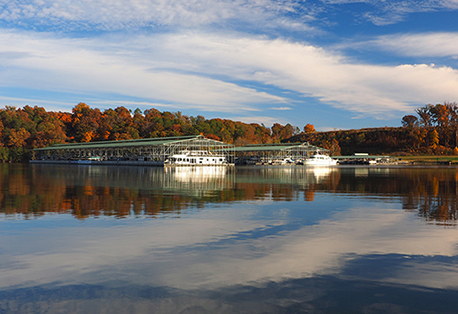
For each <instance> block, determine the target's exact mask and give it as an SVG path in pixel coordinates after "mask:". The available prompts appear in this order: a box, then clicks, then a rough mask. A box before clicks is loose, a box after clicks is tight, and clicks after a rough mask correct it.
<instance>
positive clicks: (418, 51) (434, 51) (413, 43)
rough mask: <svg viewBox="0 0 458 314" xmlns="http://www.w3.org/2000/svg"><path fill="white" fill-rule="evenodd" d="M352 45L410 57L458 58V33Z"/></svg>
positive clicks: (397, 36) (396, 37)
mask: <svg viewBox="0 0 458 314" xmlns="http://www.w3.org/2000/svg"><path fill="white" fill-rule="evenodd" d="M352 45H353V47H355V46H356V47H362V48H365V47H366V48H367V47H368V48H375V49H378V50H380V49H382V50H385V51H390V52H394V53H397V54H399V55H403V56H408V57H453V58H456V57H457V56H458V33H449V32H447V33H444V32H439V33H420V34H395V35H385V36H379V37H377V38H376V39H374V40H370V41H367V42H362V43H353V44H352Z"/></svg>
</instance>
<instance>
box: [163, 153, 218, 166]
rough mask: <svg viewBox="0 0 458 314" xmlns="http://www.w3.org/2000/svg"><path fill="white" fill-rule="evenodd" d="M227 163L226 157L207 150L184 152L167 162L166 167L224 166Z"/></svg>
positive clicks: (171, 157) (173, 156)
mask: <svg viewBox="0 0 458 314" xmlns="http://www.w3.org/2000/svg"><path fill="white" fill-rule="evenodd" d="M226 163H227V161H226V157H225V156H223V155H218V154H213V153H212V152H210V151H206V150H183V151H181V152H179V153H177V154H174V155H172V156H170V157H169V158H168V159H167V160H166V161H165V164H166V165H174V166H222V165H225V164H226Z"/></svg>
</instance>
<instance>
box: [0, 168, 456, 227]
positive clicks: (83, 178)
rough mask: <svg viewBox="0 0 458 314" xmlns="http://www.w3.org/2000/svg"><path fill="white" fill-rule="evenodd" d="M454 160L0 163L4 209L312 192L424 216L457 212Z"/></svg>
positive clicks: (88, 211) (107, 208) (158, 208)
mask: <svg viewBox="0 0 458 314" xmlns="http://www.w3.org/2000/svg"><path fill="white" fill-rule="evenodd" d="M457 182H458V170H457V169H455V168H429V169H428V168H339V169H336V168H333V169H317V170H311V169H306V168H305V167H293V168H290V167H278V168H269V167H247V168H243V167H242V168H236V169H233V168H227V169H225V170H215V169H210V170H208V171H206V170H205V169H199V170H192V169H191V170H189V169H168V170H167V171H166V170H164V169H162V168H147V167H118V168H116V167H104V166H100V167H97V166H95V167H94V166H58V165H55V166H49V165H20V164H15V165H5V164H3V165H0V205H1V209H2V212H3V213H4V214H6V215H11V216H12V215H15V214H21V215H24V216H25V217H26V218H27V217H36V216H40V215H44V214H45V213H71V214H72V215H74V216H75V217H77V218H85V217H91V216H95V217H97V216H113V217H119V218H122V217H127V216H132V215H134V216H145V215H146V216H150V217H155V216H157V215H159V214H164V213H173V214H174V215H175V216H176V215H180V214H181V213H182V212H183V211H185V210H187V209H188V208H204V207H205V206H206V205H208V204H217V203H230V202H235V201H246V200H272V201H302V200H304V201H313V200H314V197H315V192H317V191H326V192H330V193H341V194H342V193H343V194H348V195H355V196H359V197H361V196H364V197H377V199H380V198H382V199H383V200H384V201H391V202H395V203H396V202H401V203H402V207H403V209H404V210H407V211H412V212H417V213H418V215H419V216H420V217H422V218H424V219H426V220H428V221H432V222H435V223H440V224H451V223H454V222H455V221H456V220H457V210H458V209H457V207H458V205H457V194H458V184H457Z"/></svg>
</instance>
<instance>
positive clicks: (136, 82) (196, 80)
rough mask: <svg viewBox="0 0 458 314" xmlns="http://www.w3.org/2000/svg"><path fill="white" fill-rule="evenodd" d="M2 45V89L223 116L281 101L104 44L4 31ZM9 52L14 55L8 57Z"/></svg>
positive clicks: (1, 38)
mask: <svg viewBox="0 0 458 314" xmlns="http://www.w3.org/2000/svg"><path fill="white" fill-rule="evenodd" d="M0 42H1V43H4V45H2V46H1V47H0V56H3V60H2V65H3V67H4V70H3V71H2V73H1V76H0V84H1V85H3V86H20V87H24V88H34V89H42V90H51V91H67V92H75V93H76V92H80V93H117V94H119V95H126V96H131V97H139V98H147V99H161V100H166V101H168V102H173V103H181V104H183V105H186V106H188V107H193V108H198V109H202V110H209V111H221V112H224V111H230V110H241V111H245V110H254V109H253V108H251V104H253V103H257V102H267V103H272V102H273V103H277V102H284V100H283V99H282V98H280V97H277V96H273V95H269V94H268V93H265V92H257V91H256V90H254V89H252V88H246V87H242V86H238V85H236V84H234V83H229V82H224V81H221V80H217V79H212V78H209V77H206V76H205V75H196V74H185V73H178V72H176V71H170V70H164V69H161V68H160V67H163V66H164V64H166V63H163V60H157V61H156V60H152V61H150V59H149V58H148V57H145V58H144V59H140V60H136V58H135V56H134V57H133V58H129V57H125V56H122V52H121V54H118V52H116V51H111V52H106V51H104V49H103V48H102V47H103V46H104V45H105V44H107V45H110V43H107V42H104V43H97V40H94V41H91V40H80V39H69V38H52V37H49V36H47V35H43V34H36V33H33V34H28V35H23V34H19V33H8V32H2V33H0ZM2 52H3V54H2ZM11 52H17V53H18V54H17V55H16V56H14V57H9V55H10V54H11ZM124 52H125V54H126V55H129V53H130V52H129V51H124ZM172 62H174V61H173V60H172Z"/></svg>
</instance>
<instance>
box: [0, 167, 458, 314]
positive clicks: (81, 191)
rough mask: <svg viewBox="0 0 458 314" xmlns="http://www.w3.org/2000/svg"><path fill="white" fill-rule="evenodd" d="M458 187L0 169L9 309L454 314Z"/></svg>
mask: <svg viewBox="0 0 458 314" xmlns="http://www.w3.org/2000/svg"><path fill="white" fill-rule="evenodd" d="M457 182H458V169H457V168H450V167H447V168H445V167H444V168H439V167H437V168H412V167H410V168H407V167H406V168H396V167H393V168H330V169H317V170H313V169H306V168H304V167H293V168H289V167H281V168H262V167H256V168H254V167H253V168H236V169H224V168H210V169H207V168H196V169H188V168H177V169H162V168H141V167H120V168H114V167H98V166H76V165H75V166H56V165H55V166H49V165H0V204H1V213H0V313H456V312H457V311H458V228H457V225H456V223H457V220H456V219H457V194H458V184H457Z"/></svg>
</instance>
